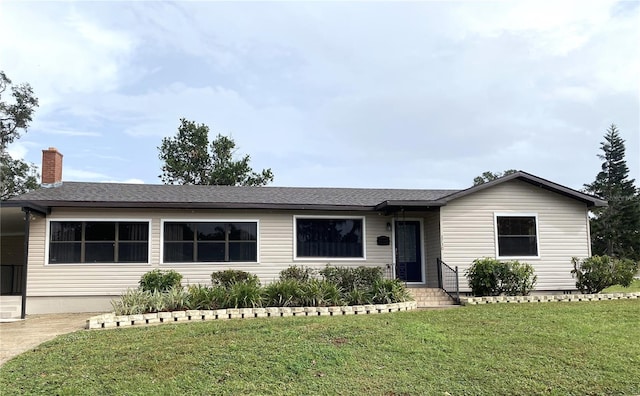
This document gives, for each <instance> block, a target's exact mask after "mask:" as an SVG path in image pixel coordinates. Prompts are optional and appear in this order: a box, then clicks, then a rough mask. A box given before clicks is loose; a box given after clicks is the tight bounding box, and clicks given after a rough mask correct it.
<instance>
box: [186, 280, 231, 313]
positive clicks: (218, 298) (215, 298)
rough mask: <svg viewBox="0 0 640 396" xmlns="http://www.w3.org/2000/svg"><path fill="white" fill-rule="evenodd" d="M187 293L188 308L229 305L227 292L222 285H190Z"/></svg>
mask: <svg viewBox="0 0 640 396" xmlns="http://www.w3.org/2000/svg"><path fill="white" fill-rule="evenodd" d="M188 293H189V297H188V304H187V305H188V306H189V309H223V308H227V307H228V306H229V293H228V292H227V289H225V288H224V287H222V286H215V287H211V286H203V285H191V286H189V289H188Z"/></svg>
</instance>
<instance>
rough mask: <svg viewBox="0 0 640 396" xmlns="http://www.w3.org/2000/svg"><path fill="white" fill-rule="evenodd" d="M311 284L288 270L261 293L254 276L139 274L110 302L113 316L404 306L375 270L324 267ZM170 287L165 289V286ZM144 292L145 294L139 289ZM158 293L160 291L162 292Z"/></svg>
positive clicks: (395, 286)
mask: <svg viewBox="0 0 640 396" xmlns="http://www.w3.org/2000/svg"><path fill="white" fill-rule="evenodd" d="M321 272H322V276H323V279H314V278H313V276H312V275H313V270H311V269H308V268H304V267H295V266H293V267H289V268H288V269H287V270H284V271H283V272H282V275H283V279H281V280H279V281H277V282H273V283H271V284H269V285H267V286H266V287H262V286H261V285H260V282H259V279H258V277H257V276H256V275H253V274H250V273H248V272H245V271H237V270H226V271H220V272H214V273H213V274H211V280H212V283H213V286H203V285H191V286H189V287H188V288H187V289H185V288H183V287H182V286H180V279H181V278H182V276H181V275H180V274H178V273H177V272H175V271H172V270H170V271H160V270H155V271H151V272H149V273H147V274H145V275H144V276H143V277H142V279H141V281H140V285H141V287H140V288H138V289H131V290H127V291H126V292H125V293H124V294H123V295H122V296H121V297H120V299H118V300H114V301H112V302H111V304H112V306H113V309H114V311H115V312H116V314H118V315H131V314H143V313H148V312H161V311H179V310H185V309H224V308H256V307H262V306H275V307H291V306H316V307H322V306H336V305H343V304H348V305H361V304H372V303H392V302H399V301H406V300H409V299H410V297H409V294H408V292H407V290H406V288H405V287H404V285H403V284H402V282H400V281H398V280H385V279H383V277H382V269H381V268H377V267H374V268H371V267H358V268H344V267H329V266H327V267H326V268H325V269H324V270H322V271H321ZM170 283H171V284H173V286H171V287H168V288H166V285H167V284H170ZM145 288H149V289H145ZM163 288H164V289H163Z"/></svg>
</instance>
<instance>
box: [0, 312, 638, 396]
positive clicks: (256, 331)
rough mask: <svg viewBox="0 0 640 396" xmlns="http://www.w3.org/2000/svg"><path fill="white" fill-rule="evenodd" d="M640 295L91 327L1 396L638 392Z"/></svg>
mask: <svg viewBox="0 0 640 396" xmlns="http://www.w3.org/2000/svg"><path fill="white" fill-rule="evenodd" d="M639 339H640V300H624V301H602V302H572V303H560V302H557V303H537V304H490V305H482V306H469V307H464V308H458V309H450V310H444V311H414V312H401V313H393V314H383V315H371V316H341V317H317V318H305V317H303V318H296V317H292V318H267V319H251V320H229V321H212V322H198V323H189V324H169V325H161V326H155V327H143V328H127V329H114V330H99V331H80V332H76V333H72V334H68V335H65V336H61V337H58V338H57V339H55V340H53V341H51V342H48V343H46V344H43V345H41V346H40V347H39V348H38V349H37V350H36V351H33V352H27V353H25V354H23V355H21V356H19V357H17V358H15V359H13V360H11V361H9V362H8V363H6V364H5V365H4V366H2V367H0V389H2V394H7V395H9V394H11V395H14V394H82V395H90V394H95V395H98V394H100V395H104V394H140V395H148V394H163V395H165V394H166V395H169V394H191V395H203V394H223V395H225V394H228V395H237V394H260V395H269V394H273V395H287V394H288V395H301V394H305V395H306V394H354V395H360V394H369V395H425V394H434V395H443V394H444V392H449V393H450V394H453V395H462V394H465V395H467V394H472V395H535V394H556V395H565V394H575V395H616V394H640V380H639V378H640V343H639V342H638V340H639Z"/></svg>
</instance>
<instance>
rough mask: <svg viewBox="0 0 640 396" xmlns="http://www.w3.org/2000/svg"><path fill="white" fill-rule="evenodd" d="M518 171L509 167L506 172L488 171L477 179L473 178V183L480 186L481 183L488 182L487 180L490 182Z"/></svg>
mask: <svg viewBox="0 0 640 396" xmlns="http://www.w3.org/2000/svg"><path fill="white" fill-rule="evenodd" d="M516 172H517V170H515V169H507V170H506V171H504V172H496V173H493V172H491V171H487V172H484V173H483V174H482V175H480V176H477V177H476V178H475V179H473V185H474V186H478V185H480V184H484V183H487V182H490V181H494V180H496V179H499V178H501V177H502V176H507V175H510V174H512V173H516Z"/></svg>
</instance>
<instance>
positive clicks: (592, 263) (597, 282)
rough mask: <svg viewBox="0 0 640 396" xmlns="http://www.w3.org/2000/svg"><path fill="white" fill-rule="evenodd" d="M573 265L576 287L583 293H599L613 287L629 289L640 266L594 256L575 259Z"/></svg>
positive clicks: (627, 260)
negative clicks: (618, 286)
mask: <svg viewBox="0 0 640 396" xmlns="http://www.w3.org/2000/svg"><path fill="white" fill-rule="evenodd" d="M571 263H572V264H573V270H571V274H572V275H573V276H574V277H575V278H576V287H577V288H578V290H580V292H581V293H599V292H601V291H602V290H603V289H605V288H607V287H609V286H613V285H621V286H624V287H628V286H629V285H631V282H633V277H634V275H635V274H636V273H637V272H638V265H639V264H640V263H638V262H635V261H633V260H630V259H617V258H612V257H609V256H592V257H589V258H586V259H583V260H580V259H579V258H577V257H573V258H572V259H571Z"/></svg>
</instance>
